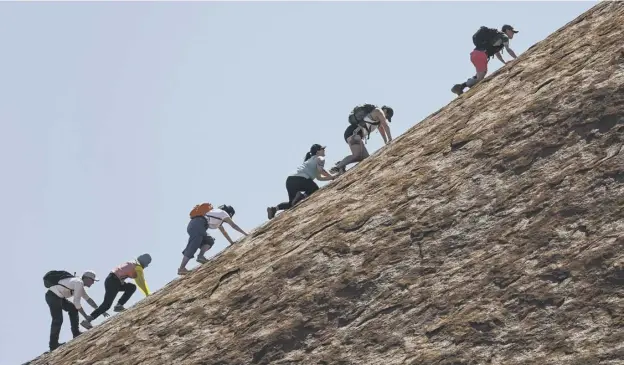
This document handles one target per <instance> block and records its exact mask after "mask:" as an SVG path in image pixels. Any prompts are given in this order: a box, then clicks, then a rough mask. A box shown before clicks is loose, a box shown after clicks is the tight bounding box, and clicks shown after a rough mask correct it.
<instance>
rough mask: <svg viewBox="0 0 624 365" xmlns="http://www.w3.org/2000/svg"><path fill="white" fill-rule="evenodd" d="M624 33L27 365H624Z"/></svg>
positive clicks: (597, 24)
mask: <svg viewBox="0 0 624 365" xmlns="http://www.w3.org/2000/svg"><path fill="white" fill-rule="evenodd" d="M623 30H624V4H623V3H615V2H602V3H599V4H598V5H597V6H595V7H594V8H593V9H591V10H590V11H588V12H587V13H585V14H583V15H582V16H580V17H579V18H578V19H576V20H574V21H573V22H571V23H570V24H568V25H567V26H565V27H564V28H562V29H560V30H559V31H557V32H556V33H554V34H553V35H551V36H550V37H548V38H547V39H546V40H544V41H542V42H540V43H539V44H538V45H536V46H534V47H532V48H531V49H530V50H528V51H527V52H525V53H524V54H523V55H522V56H521V57H520V59H519V60H518V61H516V62H515V63H513V64H511V65H508V66H506V67H504V68H502V69H500V70H499V71H498V72H497V74H496V75H493V76H490V77H489V78H488V79H486V81H484V82H483V83H482V84H480V85H478V86H477V87H475V88H474V89H473V90H471V91H469V92H468V93H466V94H464V95H462V96H461V97H459V98H457V99H456V100H454V101H453V102H452V103H450V105H448V106H447V107H445V108H443V109H442V110H440V111H438V112H436V113H435V114H433V115H431V116H430V117H429V118H427V119H426V120H424V121H423V122H422V123H420V124H418V125H416V126H414V127H413V128H412V129H411V130H409V131H408V132H407V133H405V134H404V135H402V136H400V137H399V138H397V139H396V140H395V141H394V142H393V143H392V144H391V145H390V146H388V147H386V148H383V149H382V150H381V151H378V152H377V153H376V154H374V155H373V156H371V158H369V159H367V160H366V161H364V162H363V163H361V165H360V166H358V167H356V168H355V169H353V170H351V171H349V172H348V173H347V174H345V175H343V176H342V177H341V178H339V179H338V180H336V181H335V182H333V183H332V184H330V185H329V186H328V187H326V188H324V189H322V190H320V191H319V192H318V193H316V194H315V196H313V197H312V198H310V199H308V200H307V201H305V202H304V203H302V204H300V205H299V206H297V207H296V208H294V209H293V210H291V211H289V212H286V213H285V214H282V215H280V216H278V217H277V218H276V219H274V220H273V221H270V222H268V223H267V224H265V225H264V226H262V227H260V228H258V229H257V230H256V231H255V232H254V233H253V235H252V236H250V237H249V238H247V239H245V240H244V241H242V243H241V244H239V245H237V246H235V247H231V248H230V249H228V250H226V251H224V252H223V253H222V254H220V255H218V256H217V257H216V258H215V259H214V260H213V261H212V262H210V263H208V264H205V265H203V267H201V268H200V269H198V270H197V271H195V272H194V273H193V274H191V275H190V276H188V277H185V278H182V279H176V280H174V281H173V282H171V283H170V284H168V285H167V286H166V287H164V288H162V289H161V290H160V291H159V292H158V293H156V294H155V295H153V296H151V297H149V298H147V299H145V300H143V301H142V302H140V303H139V304H137V305H136V306H135V307H133V308H131V309H130V310H128V311H127V312H126V313H123V314H121V315H117V316H115V317H114V318H113V319H111V320H109V321H107V322H106V323H104V324H103V325H101V326H99V327H97V328H95V329H93V330H91V331H89V332H87V333H85V334H84V335H83V336H81V337H80V338H78V339H76V340H74V341H71V342H70V343H68V344H67V345H65V346H64V347H62V348H61V349H59V350H57V351H56V352H54V353H53V354H51V355H43V356H41V357H40V358H39V359H36V360H34V361H32V362H31V364H32V365H43V364H54V365H57V364H58V365H69V364H88V365H112V364H127V365H139V364H141V365H151V364H153V365H156V364H158V365H160V364H162V365H171V364H175V365H196V364H197V365H199V364H212V365H217V364H219V365H234V364H272V365H277V364H318V365H322V364H325V365H330V364H331V365H333V364H344V365H347V364H353V365H364V364H369V365H379V364H384V365H391V364H414V365H415V364H436V365H473V364H474V365H477V364H478V365H481V364H499V365H527V364H535V365H545V364H557V365H560V364H570V365H572V364H575V365H591V364H601V365H615V364H624V151H623V147H622V146H623V144H624V42H623V40H624V31H623Z"/></svg>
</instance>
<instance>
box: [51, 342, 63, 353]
mask: <svg viewBox="0 0 624 365" xmlns="http://www.w3.org/2000/svg"><path fill="white" fill-rule="evenodd" d="M64 344H65V342H61V343H57V344H56V345H50V352H52V351H54V350H56V349H57V348H59V347H61V346H63V345H64Z"/></svg>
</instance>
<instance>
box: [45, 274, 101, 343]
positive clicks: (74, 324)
mask: <svg viewBox="0 0 624 365" xmlns="http://www.w3.org/2000/svg"><path fill="white" fill-rule="evenodd" d="M96 281H99V280H98V279H97V277H96V275H95V272H93V271H90V270H88V271H85V272H84V273H83V274H82V276H81V277H80V278H78V277H76V276H74V275H72V274H70V273H69V272H67V271H62V270H60V271H57V270H53V271H49V272H48V273H46V274H45V275H44V277H43V284H44V286H45V287H46V288H48V291H46V294H45V299H46V303H48V307H50V315H51V316H52V325H51V326H50V343H49V346H50V351H54V350H56V349H57V348H58V347H59V346H61V345H63V344H62V343H59V335H60V333H61V326H62V325H63V311H65V312H67V313H68V314H69V322H70V326H71V331H72V334H73V335H74V338H76V337H78V336H79V335H80V334H81V332H80V328H79V326H78V319H79V318H78V313H80V314H82V316H83V317H84V318H85V319H86V320H91V317H89V315H87V313H85V311H84V310H83V309H82V306H81V305H80V300H81V299H84V300H85V301H86V302H87V303H89V305H90V306H92V307H93V308H97V307H98V306H97V304H96V303H95V302H94V301H93V299H91V298H90V297H89V296H88V295H87V292H86V291H85V289H84V288H85V286H86V287H87V288H90V287H91V285H93V284H94V283H95V282H96ZM69 297H73V301H72V302H70V301H69V300H67V298H69ZM103 315H104V316H106V317H108V313H103Z"/></svg>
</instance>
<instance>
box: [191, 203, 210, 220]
mask: <svg viewBox="0 0 624 365" xmlns="http://www.w3.org/2000/svg"><path fill="white" fill-rule="evenodd" d="M211 210H212V204H210V203H202V204H197V205H196V206H195V207H194V208H193V210H191V214H190V216H191V218H195V217H203V216H204V214H206V213H208V212H209V211H211Z"/></svg>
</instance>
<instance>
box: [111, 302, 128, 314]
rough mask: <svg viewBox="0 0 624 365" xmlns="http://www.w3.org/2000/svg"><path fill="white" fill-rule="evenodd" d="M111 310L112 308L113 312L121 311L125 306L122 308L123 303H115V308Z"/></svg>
mask: <svg viewBox="0 0 624 365" xmlns="http://www.w3.org/2000/svg"><path fill="white" fill-rule="evenodd" d="M113 310H114V311H115V312H123V311H125V310H126V308H124V306H123V305H121V304H117V305H116V306H115V308H113Z"/></svg>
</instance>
